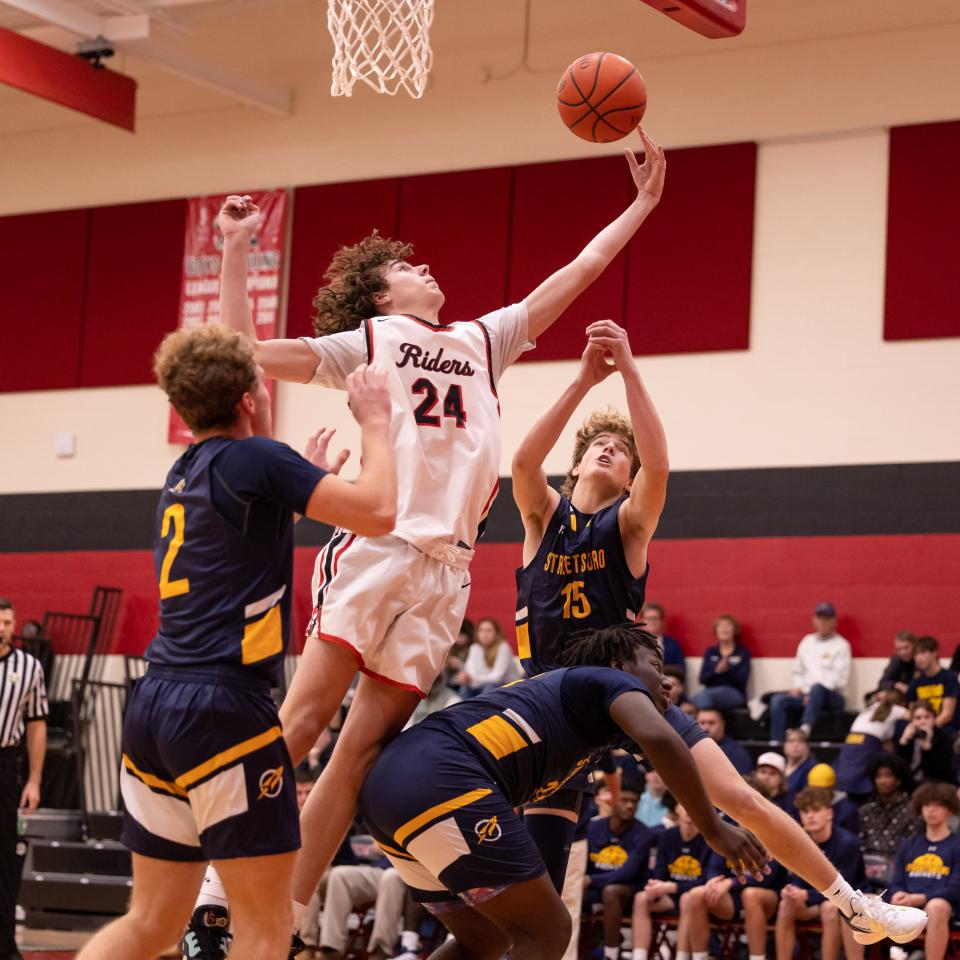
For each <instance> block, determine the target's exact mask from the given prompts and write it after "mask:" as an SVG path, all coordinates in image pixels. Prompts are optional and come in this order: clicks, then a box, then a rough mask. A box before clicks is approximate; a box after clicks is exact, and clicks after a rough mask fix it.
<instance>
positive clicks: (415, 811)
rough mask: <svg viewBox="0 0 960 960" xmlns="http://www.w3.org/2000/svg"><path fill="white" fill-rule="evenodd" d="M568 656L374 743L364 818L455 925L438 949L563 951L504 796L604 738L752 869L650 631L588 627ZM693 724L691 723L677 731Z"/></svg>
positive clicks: (498, 953) (552, 901) (715, 843)
mask: <svg viewBox="0 0 960 960" xmlns="http://www.w3.org/2000/svg"><path fill="white" fill-rule="evenodd" d="M566 657H567V658H568V662H569V663H570V664H576V665H575V666H571V668H570V669H561V670H554V671H551V672H550V673H546V674H543V675H541V676H538V677H534V678H533V679H532V680H521V681H518V682H516V683H514V684H509V685H508V686H506V687H501V688H499V689H497V690H492V691H490V692H488V693H485V694H481V695H480V696H479V697H476V698H474V699H473V700H467V701H464V702H463V703H459V704H454V705H453V706H452V707H448V708H447V709H446V710H441V711H439V712H437V713H434V714H431V715H430V716H429V717H427V719H426V720H423V721H421V722H420V723H419V724H417V725H416V726H415V727H412V728H411V729H410V730H408V731H407V732H405V733H403V734H401V735H400V737H398V738H397V739H396V740H394V741H393V742H392V743H391V744H389V745H388V746H387V747H386V748H385V749H384V751H383V753H382V754H381V756H380V758H379V759H378V760H377V761H376V763H375V764H374V767H373V770H372V771H371V773H370V776H369V777H368V779H367V781H366V783H365V784H364V787H363V792H362V795H361V803H360V809H361V815H362V817H363V819H364V822H365V823H366V825H367V828H368V829H369V830H370V832H371V834H372V835H373V837H374V839H375V840H376V841H377V843H378V845H379V846H380V847H381V849H382V850H383V851H384V853H386V855H387V857H388V858H389V859H390V861H391V863H392V864H393V866H394V867H396V868H397V870H399V871H400V874H401V876H402V877H403V879H404V881H405V882H406V884H407V885H408V886H410V887H411V888H413V893H414V897H415V898H417V899H419V900H421V901H423V902H424V904H425V906H426V907H427V909H428V910H431V911H432V912H433V913H435V914H436V915H437V916H438V917H439V918H440V919H441V920H442V921H443V923H444V924H445V925H446V926H447V927H448V929H449V930H450V931H451V932H452V933H453V934H454V937H455V938H456V942H455V944H454V945H447V946H444V947H441V948H440V950H439V951H437V953H436V954H434V956H435V957H437V958H439V957H443V958H445V960H446V958H452V957H470V958H471V960H497V958H499V957H502V956H504V955H505V954H506V952H507V951H508V950H509V955H510V957H511V958H512V960H531V958H537V960H555V958H559V957H560V956H561V955H562V953H563V952H564V950H565V949H566V946H567V942H568V941H569V939H570V917H569V914H568V913H567V910H566V908H565V907H564V905H563V902H562V901H561V899H560V897H559V895H558V893H557V891H556V889H555V888H554V885H553V883H552V881H551V880H550V878H549V876H548V875H547V874H546V872H545V866H544V863H543V860H542V858H541V857H540V854H539V852H538V850H537V847H536V845H535V844H534V842H533V839H532V838H531V836H530V834H529V833H528V832H527V830H526V829H525V828H524V825H523V821H522V819H521V818H520V817H519V816H517V814H516V813H514V808H515V807H517V806H519V805H521V804H524V803H528V802H530V801H534V800H536V799H542V798H547V797H549V796H550V795H552V794H553V793H555V792H556V791H558V790H560V789H562V788H563V785H564V784H565V783H566V782H568V781H569V780H570V779H571V778H573V777H575V776H576V775H577V774H578V773H579V771H581V770H583V769H586V768H589V767H590V766H591V765H592V764H593V763H594V762H595V761H596V760H597V758H598V757H599V754H600V753H601V752H602V751H603V750H605V749H610V748H613V747H625V748H626V749H629V750H631V751H632V752H637V751H638V750H640V751H642V752H643V753H644V754H645V755H646V756H647V757H648V758H649V760H650V762H651V763H653V764H654V765H655V766H656V767H657V769H658V770H660V771H662V776H663V778H664V780H665V781H666V783H667V785H668V787H669V788H670V790H671V792H673V793H674V795H675V796H676V797H677V798H678V799H679V800H680V801H681V802H682V803H683V805H684V807H686V808H687V810H688V811H689V813H690V816H691V817H692V818H693V820H694V822H695V823H696V824H697V826H698V827H699V829H700V831H701V832H702V833H703V835H704V837H705V839H706V840H707V842H708V843H709V844H710V846H712V847H713V848H714V849H715V850H716V851H717V852H718V853H719V854H720V855H721V856H723V857H724V858H725V859H726V860H729V861H731V862H732V863H734V864H737V865H738V867H739V872H740V873H741V874H744V873H750V874H757V875H760V873H761V871H762V870H763V867H764V857H765V853H764V851H763V848H762V847H761V846H760V844H759V843H757V841H756V839H755V838H754V837H753V836H751V835H750V833H748V832H747V831H744V830H741V829H739V828H737V827H735V826H733V825H731V824H729V823H725V822H724V821H723V820H721V818H720V817H719V816H718V815H717V812H716V810H714V808H713V805H712V804H711V803H710V800H709V798H708V797H707V795H706V793H705V792H704V790H703V786H702V784H701V783H700V778H699V777H698V776H697V770H696V767H695V766H694V764H693V761H692V759H691V756H690V751H689V749H688V746H687V744H686V743H684V741H683V740H682V739H681V738H680V737H679V736H678V735H677V733H676V732H675V731H674V730H673V729H672V728H671V727H670V725H669V724H667V723H666V722H664V720H663V711H664V710H665V709H666V707H667V704H668V702H669V701H668V700H667V699H666V697H665V695H664V694H663V693H662V691H661V680H662V676H663V673H662V670H663V661H662V654H661V652H660V648H659V645H658V644H657V641H656V639H655V638H654V637H653V636H652V635H650V634H648V633H646V632H645V631H643V630H641V629H639V628H638V627H636V626H634V625H633V624H626V625H624V626H621V627H613V628H611V629H608V630H600V631H590V632H588V633H587V634H585V635H581V636H580V639H579V641H578V642H577V643H576V645H574V646H573V647H571V648H570V649H568V650H567V651H566ZM701 735H702V731H701V733H700V734H697V733H694V732H693V731H692V729H691V730H690V731H689V732H688V743H689V742H696V740H698V739H700V737H701ZM413 769H415V770H416V771H417V776H410V771H411V770H413Z"/></svg>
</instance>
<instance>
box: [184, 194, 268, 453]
mask: <svg viewBox="0 0 960 960" xmlns="http://www.w3.org/2000/svg"><path fill="white" fill-rule="evenodd" d="M250 196H251V197H252V198H253V202H254V203H255V204H257V206H258V207H260V215H261V217H260V226H259V228H258V229H257V233H256V235H255V236H254V238H253V240H252V241H251V243H250V255H249V260H248V267H247V290H248V291H249V293H250V306H251V309H252V310H253V322H254V324H255V325H256V328H257V339H259V340H268V339H271V338H272V337H275V336H276V335H277V313H278V311H279V309H280V284H281V279H282V277H283V258H284V256H285V251H284V241H285V238H286V223H287V192H286V190H261V191H255V192H253V193H251V194H250ZM224 200H226V195H223V196H217V197H193V198H191V199H190V200H189V201H188V202H187V235H186V243H185V245H184V253H183V281H182V285H181V288H180V322H179V326H180V327H181V328H185V327H186V328H189V327H197V326H200V325H201V324H203V323H217V322H219V320H220V263H221V257H222V254H223V236H222V235H221V233H220V229H219V227H218V226H217V214H218V213H219V212H220V208H221V207H222V206H223V202H224ZM268 387H269V389H270V396H271V398H272V397H273V388H274V383H273V381H272V380H271V381H268ZM167 441H168V442H169V443H184V444H186V443H192V442H193V435H192V434H191V433H190V430H189V428H188V427H187V425H186V424H185V423H184V422H183V420H181V419H180V417H179V416H178V415H177V413H176V411H175V410H173V409H172V408H171V410H170V425H169V428H168V431H167Z"/></svg>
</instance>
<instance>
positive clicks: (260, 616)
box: [146, 437, 326, 679]
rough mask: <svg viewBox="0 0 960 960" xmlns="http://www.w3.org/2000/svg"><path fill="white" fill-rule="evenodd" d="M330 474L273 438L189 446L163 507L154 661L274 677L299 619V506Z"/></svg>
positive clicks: (157, 542) (157, 561) (149, 653)
mask: <svg viewBox="0 0 960 960" xmlns="http://www.w3.org/2000/svg"><path fill="white" fill-rule="evenodd" d="M325 475H326V474H325V472H324V471H323V470H320V469H319V468H317V467H315V466H313V464H311V463H309V462H308V461H306V460H304V459H303V457H301V456H299V454H297V453H295V452H294V451H293V450H291V449H290V448H289V447H288V446H286V445H285V444H282V443H277V442H276V441H274V440H268V439H266V438H264V437H250V438H248V439H245V440H232V439H230V438H228V437H212V438H211V439H209V440H205V441H204V442H203V443H199V444H195V445H192V446H190V447H188V448H187V450H186V452H185V453H184V454H183V456H182V457H180V459H179V460H177V462H176V463H175V464H174V465H173V469H172V470H171V471H170V473H169V474H168V475H167V480H166V483H165V485H164V488H163V493H162V494H161V496H160V503H159V505H158V506H157V521H156V522H157V529H156V534H155V540H154V548H153V559H154V566H155V569H156V574H157V580H158V583H159V587H160V628H159V630H158V632H157V635H156V637H155V638H154V639H153V641H152V642H151V644H150V646H149V647H148V648H147V654H146V656H147V659H148V660H149V661H150V662H151V663H157V664H163V665H167V666H189V667H194V668H196V667H198V666H203V665H210V666H214V665H220V664H240V665H242V666H244V667H249V668H250V669H251V670H254V671H257V672H258V673H261V674H263V675H265V676H268V677H270V678H271V679H273V677H274V675H275V673H276V671H277V668H278V666H279V663H280V660H281V658H282V656H283V651H284V649H285V648H286V642H287V635H288V632H289V627H290V592H291V580H292V577H293V514H294V513H295V512H298V513H303V512H304V511H305V510H306V506H307V502H308V501H309V499H310V495H311V494H312V493H313V490H314V489H315V487H316V485H317V483H319V481H320V480H321V479H322V478H323V477H324V476H325Z"/></svg>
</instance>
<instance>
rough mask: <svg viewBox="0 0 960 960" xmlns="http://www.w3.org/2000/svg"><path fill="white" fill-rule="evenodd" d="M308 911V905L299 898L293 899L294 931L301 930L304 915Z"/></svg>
mask: <svg viewBox="0 0 960 960" xmlns="http://www.w3.org/2000/svg"><path fill="white" fill-rule="evenodd" d="M306 912H307V905H306V904H305V903H300V902H299V901H298V900H294V901H293V932H294V933H299V932H300V925H301V924H302V923H303V915H304V914H305V913H306Z"/></svg>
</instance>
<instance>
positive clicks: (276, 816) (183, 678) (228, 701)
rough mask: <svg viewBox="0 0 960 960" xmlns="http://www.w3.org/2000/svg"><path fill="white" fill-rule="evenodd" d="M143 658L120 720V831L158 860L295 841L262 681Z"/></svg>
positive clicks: (276, 728) (287, 785)
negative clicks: (146, 663)
mask: <svg viewBox="0 0 960 960" xmlns="http://www.w3.org/2000/svg"><path fill="white" fill-rule="evenodd" d="M218 670H219V668H211V670H209V671H208V670H206V669H201V668H198V669H193V670H191V669H181V668H172V667H157V666H153V665H151V667H150V668H149V670H148V671H147V675H146V676H145V677H143V678H142V679H141V680H140V681H139V682H138V683H137V685H136V686H135V687H134V690H133V693H132V694H131V696H130V701H129V703H128V704H127V712H126V716H125V718H124V723H123V761H122V767H121V770H120V790H121V795H122V796H123V802H124V807H125V811H124V819H123V834H122V836H121V839H122V840H123V842H124V843H125V844H126V846H128V847H129V848H130V849H131V850H132V851H133V852H134V853H138V854H141V855H143V856H145V857H153V858H156V859H159V860H181V861H205V860H230V859H234V858H237V857H260V856H268V855H271V854H279V853H289V852H291V851H294V850H297V849H299V847H300V821H299V816H298V811H297V798H296V787H295V785H294V777H293V767H292V765H291V763H290V756H289V754H288V753H287V748H286V745H285V744H284V742H283V732H282V730H281V729H280V721H279V717H278V716H277V708H276V705H275V703H274V701H273V697H272V696H271V694H270V688H269V685H268V684H267V683H266V682H265V681H264V680H262V679H261V678H257V677H251V678H247V677H242V676H237V675H236V674H237V673H239V669H238V670H235V671H233V672H229V671H226V670H223V671H220V672H219V673H218V672H217V671H218Z"/></svg>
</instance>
